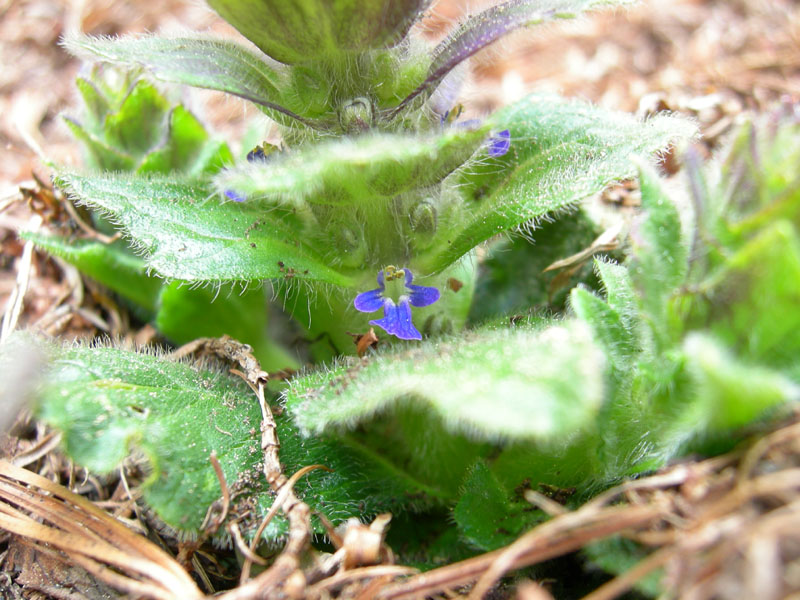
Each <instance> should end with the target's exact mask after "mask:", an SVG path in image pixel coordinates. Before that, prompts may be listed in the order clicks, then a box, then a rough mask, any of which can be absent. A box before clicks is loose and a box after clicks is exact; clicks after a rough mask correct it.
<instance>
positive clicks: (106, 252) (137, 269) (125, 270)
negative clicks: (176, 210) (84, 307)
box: [22, 233, 164, 318]
mask: <svg viewBox="0 0 800 600" xmlns="http://www.w3.org/2000/svg"><path fill="white" fill-rule="evenodd" d="M22 235H23V237H24V238H25V239H29V240H33V242H34V243H35V244H36V246H37V247H38V248H42V249H44V250H47V251H48V252H50V253H51V254H54V255H56V256H59V257H61V258H63V259H64V260H66V261H67V262H68V263H70V264H72V265H75V266H76V267H77V268H78V269H80V271H81V272H82V273H85V274H86V275H88V276H89V277H91V278H92V279H95V280H97V281H99V282H100V283H102V284H103V285H105V286H106V287H108V288H111V289H112V290H114V291H115V292H117V293H118V294H120V295H121V296H122V297H124V298H125V299H127V300H130V301H131V302H133V303H134V304H136V305H137V306H139V307H141V308H142V309H144V310H145V311H146V312H147V317H146V318H150V317H151V316H152V314H154V313H155V311H156V307H157V305H158V296H159V293H160V291H161V287H162V286H163V284H164V282H163V281H161V280H159V279H156V278H155V277H148V276H147V273H146V271H147V268H146V266H145V264H144V261H143V260H142V259H141V258H139V257H137V256H134V255H133V254H131V252H130V250H129V249H127V248H126V247H125V246H124V244H123V243H122V242H115V243H113V244H104V243H102V242H98V241H93V240H69V239H68V238H64V237H60V236H55V235H44V234H41V233H23V234H22Z"/></svg>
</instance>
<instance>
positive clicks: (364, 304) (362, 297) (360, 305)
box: [353, 288, 387, 313]
mask: <svg viewBox="0 0 800 600" xmlns="http://www.w3.org/2000/svg"><path fill="white" fill-rule="evenodd" d="M385 302H387V300H385V299H384V297H383V290H382V289H380V288H379V289H376V290H370V291H368V292H363V293H361V294H359V295H358V296H356V299H355V300H354V301H353V306H355V307H356V310H357V311H359V312H365V313H371V312H375V311H376V310H378V309H380V308H382V307H383V306H384V303H385Z"/></svg>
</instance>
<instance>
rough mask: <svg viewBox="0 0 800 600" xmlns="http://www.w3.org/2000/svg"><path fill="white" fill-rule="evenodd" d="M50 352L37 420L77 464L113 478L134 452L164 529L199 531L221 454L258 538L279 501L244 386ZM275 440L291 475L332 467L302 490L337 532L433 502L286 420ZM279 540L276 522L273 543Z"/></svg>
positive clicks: (86, 354)
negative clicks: (214, 462) (52, 430)
mask: <svg viewBox="0 0 800 600" xmlns="http://www.w3.org/2000/svg"><path fill="white" fill-rule="evenodd" d="M50 353H51V355H52V359H53V360H52V364H51V366H50V368H49V373H48V374H47V376H46V377H45V380H44V384H43V389H42V393H41V403H40V408H39V415H40V416H41V417H42V418H43V419H44V420H45V421H46V422H48V423H50V424H51V425H53V426H55V427H58V428H59V429H61V430H62V431H63V432H64V438H63V443H64V447H65V449H66V451H67V453H68V454H69V455H70V456H71V457H72V458H73V459H74V460H75V461H76V462H78V463H79V464H82V465H84V466H87V467H88V468H90V469H91V470H93V471H95V472H98V473H107V472H109V471H111V470H112V469H115V468H117V467H118V466H119V464H120V463H121V461H122V460H123V459H124V458H125V456H127V455H128V454H129V453H131V452H134V453H136V454H137V455H139V456H143V457H144V458H145V459H146V461H147V465H148V468H149V473H150V475H149V476H148V478H147V480H146V481H145V483H144V485H143V492H144V499H145V501H146V502H148V504H149V505H150V506H151V508H153V510H155V511H156V513H157V514H158V515H159V517H161V518H162V519H163V520H164V521H165V522H166V523H167V524H168V525H170V526H172V527H174V528H175V529H177V530H179V531H182V532H187V533H194V532H196V531H197V530H198V528H199V526H200V524H201V522H202V520H203V517H204V516H205V514H206V511H207V509H208V507H209V505H210V504H211V503H212V502H214V501H215V500H217V499H219V497H220V496H221V490H220V486H219V483H218V481H217V478H216V476H215V475H214V471H213V469H212V468H211V464H210V462H209V455H210V454H211V452H216V454H217V457H218V459H219V461H220V464H221V466H222V469H223V472H224V473H225V478H226V481H227V482H228V485H230V486H232V491H233V492H234V497H235V498H236V500H235V503H236V504H237V505H238V504H239V503H241V506H242V507H244V506H252V505H253V504H255V506H256V507H257V510H256V511H255V514H253V513H251V517H250V518H249V519H247V520H246V522H243V523H241V524H240V526H243V529H244V530H245V531H249V532H251V533H252V529H254V528H255V526H257V524H258V522H259V520H260V518H261V517H263V515H264V514H265V512H266V510H267V509H268V507H269V505H270V503H271V498H272V495H271V494H270V493H268V491H267V489H266V484H265V483H264V482H263V474H262V473H261V470H260V461H261V460H263V457H262V454H261V448H260V425H259V424H260V422H261V414H260V411H259V408H258V403H257V402H256V400H255V398H254V396H253V394H252V392H251V391H250V390H249V389H248V388H247V386H246V385H244V384H243V382H242V381H241V380H239V379H238V378H233V377H229V376H226V375H223V374H221V373H219V372H212V371H207V370H202V369H199V368H196V367H193V366H190V365H188V364H184V363H176V362H173V361H170V360H167V359H165V358H160V357H157V356H152V355H147V354H137V353H133V352H126V351H122V350H117V349H113V348H102V347H96V348H87V347H72V348H52V347H51V348H50ZM278 435H279V438H280V441H281V454H280V456H281V461H282V464H283V466H284V468H285V470H286V472H287V474H291V473H293V472H294V471H296V470H298V469H300V468H301V467H304V466H307V465H312V464H323V465H326V466H328V467H329V468H332V469H334V472H333V473H324V472H316V473H313V474H310V475H308V476H307V477H306V478H304V480H303V481H302V482H300V483H299V484H298V485H297V486H296V487H295V490H297V491H298V493H299V494H300V495H301V496H302V497H303V498H304V499H305V500H306V501H307V502H308V503H309V504H310V505H311V507H312V508H313V509H315V510H318V511H320V512H322V513H323V514H325V515H327V516H328V517H329V518H331V519H333V520H334V521H335V522H339V521H341V520H343V519H346V518H349V517H352V516H360V517H364V516H366V515H369V514H375V513H376V512H379V511H384V510H392V511H398V510H403V509H404V508H409V507H415V506H424V505H426V504H428V503H430V499H426V497H425V495H424V494H423V493H422V492H423V490H422V488H420V487H419V486H418V485H417V484H416V483H415V482H414V480H413V479H411V478H410V477H409V476H408V475H406V474H404V473H402V472H400V471H398V470H394V469H392V468H389V467H388V466H386V465H385V464H382V463H381V462H379V461H376V460H374V458H373V457H372V456H371V455H370V454H369V453H366V452H364V451H362V450H361V449H359V448H355V447H351V446H349V445H348V444H347V443H345V442H342V441H328V440H326V439H324V438H322V437H317V438H314V439H313V440H306V439H302V438H301V437H300V436H299V435H298V433H297V430H296V429H295V427H294V426H293V425H292V423H291V422H290V420H289V419H288V418H287V417H286V416H285V415H284V416H282V417H278ZM241 510H242V511H243V512H250V511H244V509H243V508H242V509H241ZM283 533H285V523H283V522H282V521H281V520H280V519H279V520H278V521H277V522H276V523H275V524H273V525H272V526H271V527H270V528H269V529H268V531H267V537H268V538H275V537H276V536H278V535H281V534H283Z"/></svg>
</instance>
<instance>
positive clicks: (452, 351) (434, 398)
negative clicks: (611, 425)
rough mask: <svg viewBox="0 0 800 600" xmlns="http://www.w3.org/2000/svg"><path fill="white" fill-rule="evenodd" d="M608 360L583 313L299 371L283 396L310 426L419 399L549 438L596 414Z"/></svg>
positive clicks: (460, 417) (452, 416)
mask: <svg viewBox="0 0 800 600" xmlns="http://www.w3.org/2000/svg"><path fill="white" fill-rule="evenodd" d="M604 366H605V360H604V358H603V355H602V353H601V352H600V350H599V349H598V348H597V347H596V346H595V344H594V343H593V342H592V340H591V337H590V335H589V332H588V331H587V330H586V329H585V328H584V327H583V326H582V325H581V324H580V323H577V322H564V323H563V324H559V325H553V326H552V327H548V328H546V329H543V330H541V331H535V330H525V329H523V328H521V327H520V328H517V329H514V330H505V329H502V330H497V331H488V330H486V331H477V332H474V333H470V334H466V335H465V336H463V337H460V338H458V339H454V340H441V341H433V342H429V343H425V344H419V345H417V346H416V347H415V348H414V349H411V350H409V351H407V352H405V353H403V354H401V355H392V354H385V355H380V356H377V357H375V358H373V359H370V360H369V361H366V362H363V363H360V364H358V365H357V366H354V367H351V368H347V367H345V366H339V367H336V368H334V369H332V370H330V371H328V372H317V373H311V374H309V375H308V376H306V377H302V378H298V379H294V380H292V382H291V384H290V389H289V390H288V391H287V393H286V403H287V408H288V409H289V411H290V412H291V413H292V414H293V415H294V416H295V419H296V421H297V423H298V425H300V427H302V429H303V430H304V431H306V432H307V433H308V434H309V435H311V434H319V433H321V432H324V431H329V430H350V429H353V428H354V427H356V426H357V424H358V423H359V422H360V421H362V420H366V419H369V418H371V417H372V416H373V415H376V414H380V413H385V412H386V411H390V410H392V409H393V407H395V406H399V405H404V404H408V403H415V404H418V405H420V406H424V407H428V408H429V409H430V410H431V411H432V414H434V415H437V416H438V417H439V418H441V419H442V420H443V422H444V424H445V426H446V427H447V429H449V430H450V431H453V432H463V433H466V434H469V435H470V436H472V437H474V438H476V439H481V440H510V439H525V440H542V441H547V440H553V439H557V438H558V437H559V436H563V435H569V434H573V433H575V432H576V431H578V430H580V429H581V428H582V427H584V426H586V425H588V424H589V423H590V422H591V419H592V416H593V415H594V414H595V412H596V410H597V408H598V406H599V404H600V402H601V400H602V397H603V369H604ZM487 398H492V403H491V409H490V410H488V409H487V408H488V407H487V404H486V399H487Z"/></svg>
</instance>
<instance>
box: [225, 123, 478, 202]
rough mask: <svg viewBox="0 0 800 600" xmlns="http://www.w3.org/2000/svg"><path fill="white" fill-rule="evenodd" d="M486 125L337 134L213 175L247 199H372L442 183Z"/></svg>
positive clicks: (473, 146) (469, 151)
mask: <svg viewBox="0 0 800 600" xmlns="http://www.w3.org/2000/svg"><path fill="white" fill-rule="evenodd" d="M487 133H488V128H487V127H485V126H484V127H478V128H476V129H466V128H453V129H448V130H447V131H445V132H444V133H442V134H441V135H437V136H433V137H427V138H426V137H419V136H412V135H401V134H394V135H390V134H374V135H363V136H358V137H355V138H347V137H345V138H341V139H338V140H336V141H332V142H326V143H321V144H318V145H315V146H312V147H310V148H309V149H307V150H305V151H301V152H298V153H293V154H288V153H286V154H284V155H280V156H279V157H277V158H275V159H273V160H271V161H269V162H267V163H263V162H254V163H250V164H244V165H242V166H240V167H237V168H235V169H230V170H226V171H225V172H224V173H222V174H221V175H220V176H219V177H218V178H217V189H219V190H221V191H224V190H229V189H233V190H236V192H237V193H239V194H243V195H244V196H245V197H246V198H247V199H248V201H257V200H258V199H260V198H266V199H267V200H270V201H273V202H278V203H280V202H286V203H291V204H297V202H298V201H299V200H302V199H306V200H308V201H309V202H313V203H319V204H353V203H357V202H360V203H364V202H369V203H374V202H375V196H381V197H384V198H387V199H388V198H393V197H394V196H396V195H397V194H399V193H401V192H403V191H405V190H407V189H409V188H411V187H414V188H420V187H425V186H429V185H433V184H435V183H438V182H440V181H441V180H442V179H444V178H445V177H446V176H447V175H449V174H450V173H451V172H452V171H453V170H455V169H456V168H457V167H459V166H461V165H462V163H464V162H465V161H466V160H467V159H468V158H469V157H470V156H471V155H472V154H473V152H475V150H476V148H478V146H479V145H480V144H481V143H482V141H483V140H484V139H485V138H486V135H487Z"/></svg>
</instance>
